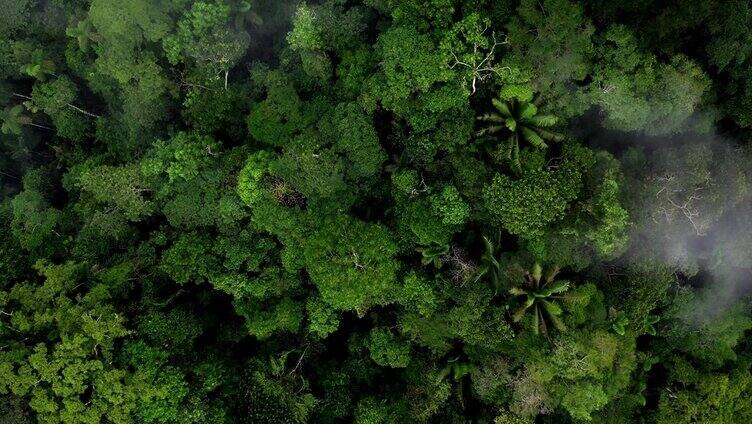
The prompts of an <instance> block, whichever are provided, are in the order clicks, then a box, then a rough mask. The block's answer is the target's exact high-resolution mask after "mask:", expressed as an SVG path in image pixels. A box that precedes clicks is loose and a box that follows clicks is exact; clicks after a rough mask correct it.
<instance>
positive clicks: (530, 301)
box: [509, 263, 570, 336]
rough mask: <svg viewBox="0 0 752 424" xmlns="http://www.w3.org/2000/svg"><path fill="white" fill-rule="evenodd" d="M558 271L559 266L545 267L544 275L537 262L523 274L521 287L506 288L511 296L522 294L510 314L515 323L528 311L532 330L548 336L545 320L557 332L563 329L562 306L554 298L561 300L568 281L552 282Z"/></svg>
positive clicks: (567, 288)
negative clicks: (521, 299)
mask: <svg viewBox="0 0 752 424" xmlns="http://www.w3.org/2000/svg"><path fill="white" fill-rule="evenodd" d="M558 273H559V268H558V267H557V266H554V267H553V268H551V269H549V270H548V272H547V273H546V275H545V278H544V276H543V268H542V267H541V266H540V264H537V263H536V264H535V265H533V269H532V270H531V271H529V272H526V273H525V277H524V281H523V283H522V284H521V285H520V286H517V287H512V288H510V289H509V293H510V294H512V295H513V296H517V297H524V300H523V301H522V302H521V303H522V305H521V306H520V307H519V309H517V310H516V311H515V312H514V314H513V315H512V319H513V320H514V321H515V322H519V321H521V320H522V318H524V317H525V315H526V314H527V313H528V310H530V314H531V315H530V316H531V318H532V324H531V328H532V330H533V333H535V334H539V333H543V335H545V336H547V335H548V325H547V324H546V321H548V322H550V323H551V324H553V326H554V327H555V328H556V329H557V330H559V331H565V330H566V325H564V322H563V321H562V320H561V318H560V317H559V315H561V313H562V309H561V306H560V305H559V304H558V303H557V299H561V298H562V296H561V294H562V293H564V292H566V291H567V290H569V285H570V282H569V281H565V280H558V281H555V278H556V275H557V274H558Z"/></svg>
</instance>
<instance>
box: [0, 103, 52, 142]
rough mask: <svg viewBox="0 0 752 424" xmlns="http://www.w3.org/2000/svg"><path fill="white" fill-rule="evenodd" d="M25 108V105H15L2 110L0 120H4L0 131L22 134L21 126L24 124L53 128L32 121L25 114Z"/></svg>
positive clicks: (47, 128)
mask: <svg viewBox="0 0 752 424" xmlns="http://www.w3.org/2000/svg"><path fill="white" fill-rule="evenodd" d="M24 109H25V108H24V106H23V105H15V106H13V107H6V108H5V109H4V110H2V111H0V121H2V126H0V131H2V133H3V134H16V135H18V134H21V127H22V126H23V125H31V126H33V127H37V128H43V129H46V130H51V129H52V128H50V127H46V126H44V125H39V124H35V123H34V122H32V121H31V118H30V117H28V116H26V115H24V113H23V112H24Z"/></svg>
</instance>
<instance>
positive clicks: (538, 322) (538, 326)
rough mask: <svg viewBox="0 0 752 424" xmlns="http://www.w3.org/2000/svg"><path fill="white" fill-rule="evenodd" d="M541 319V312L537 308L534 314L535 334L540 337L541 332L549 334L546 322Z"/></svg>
mask: <svg viewBox="0 0 752 424" xmlns="http://www.w3.org/2000/svg"><path fill="white" fill-rule="evenodd" d="M542 318H543V317H541V311H540V310H538V308H535V313H534V314H533V322H532V327H533V334H535V335H536V336H537V335H539V334H540V333H541V332H542V333H543V334H546V335H547V334H548V328H547V327H546V321H545V320H543V319H542Z"/></svg>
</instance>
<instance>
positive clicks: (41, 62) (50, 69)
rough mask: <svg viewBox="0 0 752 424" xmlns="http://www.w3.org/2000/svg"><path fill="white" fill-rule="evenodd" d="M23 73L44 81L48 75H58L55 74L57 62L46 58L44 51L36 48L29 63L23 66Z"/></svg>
mask: <svg viewBox="0 0 752 424" xmlns="http://www.w3.org/2000/svg"><path fill="white" fill-rule="evenodd" d="M21 73H23V74H26V75H28V76H30V77H34V78H36V79H38V80H39V81H44V80H45V79H46V78H47V75H48V74H49V75H52V76H54V77H57V75H56V74H55V62H53V61H51V60H49V59H45V58H44V52H43V51H42V50H40V49H36V50H34V51H33V52H32V53H31V58H30V61H29V63H27V64H26V65H23V66H21Z"/></svg>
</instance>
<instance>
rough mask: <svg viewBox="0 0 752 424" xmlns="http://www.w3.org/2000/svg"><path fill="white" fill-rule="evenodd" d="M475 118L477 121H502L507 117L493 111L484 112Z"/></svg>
mask: <svg viewBox="0 0 752 424" xmlns="http://www.w3.org/2000/svg"><path fill="white" fill-rule="evenodd" d="M475 119H476V120H477V121H482V122H504V121H505V120H506V119H507V118H506V117H503V116H499V115H497V114H495V113H486V114H484V115H481V116H479V117H477V118H475Z"/></svg>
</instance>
